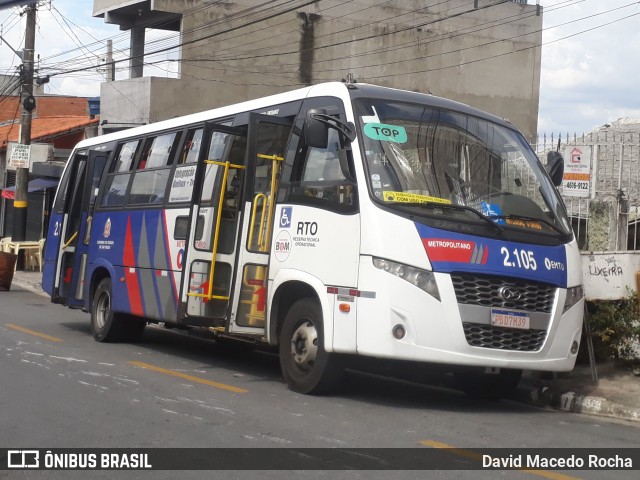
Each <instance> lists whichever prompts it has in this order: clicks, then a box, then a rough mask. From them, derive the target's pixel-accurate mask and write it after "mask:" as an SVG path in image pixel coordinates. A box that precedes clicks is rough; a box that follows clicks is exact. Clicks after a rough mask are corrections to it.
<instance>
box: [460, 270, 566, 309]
mask: <svg viewBox="0 0 640 480" xmlns="http://www.w3.org/2000/svg"><path fill="white" fill-rule="evenodd" d="M451 280H452V281H453V288H454V289H455V292H456V298H457V299H458V303H463V304H467V305H482V306H484V307H495V308H513V309H517V310H527V311H529V312H543V313H551V309H552V308H553V301H554V299H555V294H556V288H555V287H554V286H552V285H547V284H545V283H537V282H528V281H523V280H515V279H510V278H504V277H492V276H489V275H470V274H465V273H452V274H451ZM502 287H507V288H509V289H510V290H515V291H517V292H518V293H519V298H518V299H517V300H505V299H504V298H503V297H502V295H500V288H502Z"/></svg>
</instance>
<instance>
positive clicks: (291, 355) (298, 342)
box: [279, 298, 344, 394]
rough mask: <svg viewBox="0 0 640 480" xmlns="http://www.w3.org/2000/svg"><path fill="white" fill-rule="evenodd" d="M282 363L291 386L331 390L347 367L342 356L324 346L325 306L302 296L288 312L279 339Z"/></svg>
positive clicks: (311, 391) (301, 390)
mask: <svg viewBox="0 0 640 480" xmlns="http://www.w3.org/2000/svg"><path fill="white" fill-rule="evenodd" d="M279 349H280V367H281V369H282V375H283V376H284V378H285V380H286V381H287V384H288V386H289V388H290V389H291V390H293V391H294V392H298V393H305V394H322V393H329V392H330V391H331V390H332V389H334V388H335V386H336V385H337V383H338V382H339V380H340V377H341V376H342V372H343V370H344V368H343V366H342V362H341V361H340V358H339V357H338V356H336V355H332V354H330V353H327V352H326V351H325V349H324V329H323V325H322V309H321V308H320V306H319V305H318V303H317V302H315V301H313V300H311V299H309V298H303V299H301V300H298V301H297V302H296V303H294V304H293V306H292V307H291V308H290V309H289V311H288V312H287V315H286V317H285V319H284V323H283V325H282V330H281V332H280V339H279Z"/></svg>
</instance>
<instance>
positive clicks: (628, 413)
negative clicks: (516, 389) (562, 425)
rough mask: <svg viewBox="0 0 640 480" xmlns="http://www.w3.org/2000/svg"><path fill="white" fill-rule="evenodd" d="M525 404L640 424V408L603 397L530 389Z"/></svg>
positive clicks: (550, 389) (548, 389) (572, 392)
mask: <svg viewBox="0 0 640 480" xmlns="http://www.w3.org/2000/svg"><path fill="white" fill-rule="evenodd" d="M526 403H529V404H530V405H534V406H537V407H550V408H553V409H556V410H560V411H563V412H570V413H581V414H585V415H594V416H600V417H609V418H618V419H622V420H629V421H633V422H640V408H636V407H628V406H626V405H622V404H620V403H616V402H612V401H610V400H607V399H606V398H603V397H595V396H590V395H580V394H578V393H576V392H574V391H567V392H564V393H559V392H558V391H555V390H553V389H552V388H550V387H545V386H543V387H532V388H531V389H530V390H529V392H528V395H527V399H526Z"/></svg>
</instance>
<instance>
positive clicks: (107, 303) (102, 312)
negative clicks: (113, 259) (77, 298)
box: [91, 278, 146, 342]
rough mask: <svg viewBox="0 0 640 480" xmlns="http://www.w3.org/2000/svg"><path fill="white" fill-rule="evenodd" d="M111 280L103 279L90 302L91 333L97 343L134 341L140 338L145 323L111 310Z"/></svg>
mask: <svg viewBox="0 0 640 480" xmlns="http://www.w3.org/2000/svg"><path fill="white" fill-rule="evenodd" d="M111 299H112V293H111V279H110V278H103V279H102V280H101V281H100V283H99V284H98V288H96V291H95V294H94V295H93V299H92V302H91V333H92V335H93V338H95V339H96V340H97V341H98V342H119V341H134V340H137V339H138V338H140V336H141V335H142V332H143V331H144V328H145V325H146V322H144V321H142V320H139V319H134V318H128V316H127V315H123V314H121V313H116V312H114V311H113V310H112V309H111Z"/></svg>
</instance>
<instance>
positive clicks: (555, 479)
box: [418, 440, 578, 480]
mask: <svg viewBox="0 0 640 480" xmlns="http://www.w3.org/2000/svg"><path fill="white" fill-rule="evenodd" d="M418 443H419V444H421V445H424V446H425V447H432V448H446V449H447V451H448V452H449V453H452V454H454V455H458V456H460V457H467V458H472V459H474V460H482V455H480V454H479V453H477V452H472V451H471V450H465V449H463V448H456V447H454V446H452V445H447V444H446V443H442V442H436V441H435V440H421V441H419V442H418ZM515 470H520V471H521V472H525V473H530V474H531V475H537V476H539V477H543V478H548V479H550V480H578V477H570V476H569V475H563V474H562V473H556V472H550V471H548V470H532V469H529V468H517V469H515Z"/></svg>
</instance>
